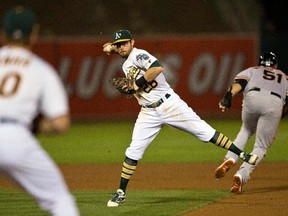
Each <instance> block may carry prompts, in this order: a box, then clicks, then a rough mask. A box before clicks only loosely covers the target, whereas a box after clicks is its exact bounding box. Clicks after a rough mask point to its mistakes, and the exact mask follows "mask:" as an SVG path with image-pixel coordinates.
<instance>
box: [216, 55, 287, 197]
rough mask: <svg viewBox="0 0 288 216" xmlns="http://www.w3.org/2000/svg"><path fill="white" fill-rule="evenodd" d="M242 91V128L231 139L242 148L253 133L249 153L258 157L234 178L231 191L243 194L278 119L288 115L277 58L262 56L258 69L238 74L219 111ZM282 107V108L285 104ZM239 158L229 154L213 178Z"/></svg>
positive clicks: (268, 142)
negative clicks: (253, 138)
mask: <svg viewBox="0 0 288 216" xmlns="http://www.w3.org/2000/svg"><path fill="white" fill-rule="evenodd" d="M240 92H243V95H244V99H243V106H242V107H243V108H242V126H241V129H240V131H239V133H238V135H237V137H236V139H235V140H234V143H235V145H236V146H237V147H238V148H240V149H244V148H245V145H246V143H247V141H248V139H249V138H250V137H251V136H252V135H253V134H254V133H256V139H255V144H254V148H253V151H252V154H256V155H258V157H259V158H258V160H257V163H256V164H255V165H250V164H247V163H243V164H242V165H241V166H240V168H239V170H238V171H237V172H236V174H235V175H234V183H233V186H232V187H231V189H230V191H231V192H233V193H240V192H242V187H243V185H244V184H246V183H247V182H248V180H249V179H250V175H251V173H252V172H253V170H254V169H255V168H256V167H257V165H258V164H259V163H260V162H261V160H262V159H263V158H264V156H265V155H266V153H267V150H268V148H269V147H270V145H271V144H272V142H273V140H274V138H275V136H276V132H277V130H278V126H279V122H280V119H281V116H282V117H283V116H284V115H286V112H287V104H288V103H287V94H288V83H287V77H286V74H285V73H284V72H282V71H281V70H278V69H277V57H276V55H275V54H274V53H272V52H268V53H263V54H262V55H260V57H259V66H255V67H250V68H248V69H246V70H243V71H241V72H240V73H239V74H237V75H236V77H235V78H234V83H233V84H232V85H231V87H230V88H229V90H228V92H227V93H226V94H225V96H224V98H223V99H222V100H221V101H220V103H219V107H220V109H222V111H223V112H224V111H226V110H228V109H229V108H230V107H231V105H232V97H234V96H235V95H236V94H238V93H240ZM284 104H285V105H284ZM237 159H238V155H236V154H234V153H233V152H228V153H227V154H226V156H225V158H224V162H223V163H222V164H221V165H220V166H219V167H218V168H217V169H216V170H215V177H216V178H217V179H220V178H222V177H224V176H225V173H226V172H227V171H228V170H229V169H230V168H232V167H233V166H234V165H235V163H236V162H237Z"/></svg>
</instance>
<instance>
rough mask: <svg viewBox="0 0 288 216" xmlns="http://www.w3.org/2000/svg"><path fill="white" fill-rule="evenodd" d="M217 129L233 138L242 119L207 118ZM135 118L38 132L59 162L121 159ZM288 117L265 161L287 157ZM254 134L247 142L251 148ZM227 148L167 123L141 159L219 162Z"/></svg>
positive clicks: (112, 161)
mask: <svg viewBox="0 0 288 216" xmlns="http://www.w3.org/2000/svg"><path fill="white" fill-rule="evenodd" d="M207 122H208V123H209V124H210V125H211V126H213V127H214V128H215V129H216V130H218V131H221V132H223V133H224V134H225V135H227V136H228V137H229V138H230V139H232V140H233V139H234V138H235V137H236V135H237V133H238V131H239V129H240V126H241V121H239V120H231V119H229V120H207ZM133 126H134V122H113V123H111V122H108V123H104V122H97V123H93V124H92V123H89V124H79V123H78V124H76V123H75V124H73V126H72V128H71V130H70V132H69V133H68V134H66V135H61V136H39V139H40V141H41V143H42V145H43V147H44V148H45V149H46V150H47V151H48V152H49V153H50V154H51V156H52V157H53V158H54V159H55V161H56V162H57V163H59V164H73V163H76V164H77V163H119V162H122V160H123V158H124V152H125V149H126V148H127V147H128V146H129V143H130V140H131V134H132V130H133ZM287 131H288V119H284V120H282V122H281V124H280V127H279V131H278V134H277V136H276V139H275V141H274V143H273V144H272V146H271V148H270V149H269V151H268V154H267V156H266V158H265V159H264V160H265V161H288V157H287V155H286V153H287V149H288V147H287V144H286V143H287V140H288V139H287V138H288V133H287ZM253 142H254V136H253V137H251V140H250V141H249V143H248V145H247V148H246V149H247V151H250V150H251V149H252V145H253ZM225 154H226V150H224V149H221V148H219V147H216V146H214V145H213V144H211V143H203V142H201V141H199V140H198V139H197V138H195V137H194V136H192V135H190V134H188V133H186V132H183V131H180V130H178V129H175V128H171V127H168V126H164V127H163V128H162V130H161V131H160V133H159V134H158V136H157V137H156V138H155V140H154V141H153V142H152V143H151V144H150V146H149V147H148V149H147V150H146V152H145V154H144V157H143V159H142V161H141V163H174V162H178V163H181V162H185V163H186V162H187V163H190V162H191V163H193V162H219V161H220V160H222V158H223V156H224V155H225Z"/></svg>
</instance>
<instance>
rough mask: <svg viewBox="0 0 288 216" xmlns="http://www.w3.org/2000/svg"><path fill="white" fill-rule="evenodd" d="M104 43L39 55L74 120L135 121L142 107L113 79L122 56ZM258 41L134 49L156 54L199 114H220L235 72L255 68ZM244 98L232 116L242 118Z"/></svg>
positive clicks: (206, 40)
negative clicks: (55, 74)
mask: <svg viewBox="0 0 288 216" xmlns="http://www.w3.org/2000/svg"><path fill="white" fill-rule="evenodd" d="M105 42H107V41H103V39H101V40H99V39H98V38H95V39H85V40H72V39H61V40H57V41H46V42H45V41H42V42H40V43H38V44H37V45H36V46H35V47H34V51H35V52H36V53H38V54H39V55H40V56H42V57H43V58H45V59H46V60H48V61H49V62H50V63H52V64H53V65H54V67H55V68H56V69H57V70H58V71H59V73H60V75H61V77H62V79H63V82H64V83H65V86H66V88H67V92H68V94H69V98H70V106H71V114H72V117H74V118H83V119H100V118H101V119H105V118H121V117H135V116H136V115H137V113H138V112H139V109H140V106H139V105H138V103H137V101H136V99H134V98H133V96H132V97H131V98H126V97H125V96H123V95H120V94H119V93H118V92H117V91H116V90H114V89H113V88H112V86H111V84H110V79H111V78H112V77H115V76H123V75H124V74H123V73H122V71H121V64H122V62H123V59H122V58H121V57H119V56H118V55H106V54H105V53H103V51H102V45H103V44H104V43H105ZM257 44H258V42H257V40H256V38H255V37H253V36H246V37H243V36H237V35H232V36H214V35H213V36H211V37H205V36H203V37H200V36H187V37H186V36H183V37H178V36H177V37H175V38H173V37H169V38H167V39H164V38H157V37H154V38H139V39H137V38H136V39H135V46H136V47H138V48H143V49H146V50H147V51H148V52H150V53H151V54H154V55H155V56H156V57H157V58H158V59H159V60H160V63H161V64H162V65H163V66H164V69H165V71H164V73H165V75H166V78H167V81H168V82H169V83H170V85H171V86H172V87H173V88H174V90H175V91H176V92H177V93H178V94H179V95H180V97H182V98H183V99H184V100H185V101H186V102H187V103H188V104H189V105H190V106H191V107H192V108H193V109H194V110H195V111H196V112H197V113H199V114H200V115H205V116H211V117H213V116H215V117H217V116H219V115H221V111H220V109H219V108H218V102H219V100H220V99H221V97H222V96H223V94H224V93H225V92H226V90H227V89H228V86H229V85H230V84H231V82H232V80H233V78H234V76H235V74H236V73H238V72H240V71H241V70H243V69H245V68H247V67H250V66H254V65H255V64H256V60H257V54H258V53H257V50H258V47H257ZM241 100H242V96H237V97H236V98H235V100H234V101H233V107H232V109H231V110H230V114H235V113H236V114H239V113H240V110H241V105H240V104H241Z"/></svg>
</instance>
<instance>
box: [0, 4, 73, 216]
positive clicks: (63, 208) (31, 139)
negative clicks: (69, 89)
mask: <svg viewBox="0 0 288 216" xmlns="http://www.w3.org/2000/svg"><path fill="white" fill-rule="evenodd" d="M3 25H4V26H3V27H4V34H5V36H4V37H5V44H4V46H3V47H1V49H0V171H1V172H2V173H5V174H7V175H8V176H10V177H11V178H12V179H14V180H15V181H16V182H17V183H18V184H19V185H20V186H21V187H22V188H23V189H24V190H26V191H27V192H28V193H29V194H31V195H32V196H33V197H34V198H35V200H36V201H37V202H38V204H39V205H40V207H41V208H42V209H44V210H46V211H48V212H49V213H50V214H51V215H53V216H63V215H67V216H78V215H79V212H78V208H77V206H76V202H75V200H74V197H73V196H72V195H71V194H70V192H69V190H68V188H67V185H66V183H65V181H64V178H63V176H62V174H61V172H60V170H59V169H58V167H57V166H56V164H55V163H54V162H53V161H52V159H51V158H50V157H49V156H48V154H47V153H46V152H45V151H44V150H43V149H42V147H41V146H40V144H39V143H38V141H37V139H36V138H35V136H34V134H33V133H32V131H31V130H32V122H33V119H34V118H35V117H36V116H37V115H38V113H41V114H42V115H43V119H40V121H39V122H38V123H39V125H38V132H43V133H51V134H52V133H63V132H66V131H67V130H68V129H69V126H70V116H69V107H68V99H67V96H66V92H65V89H64V87H63V84H62V82H61V80H60V78H59V76H58V74H57V72H56V71H55V69H53V68H52V67H51V66H50V65H49V64H48V63H47V62H45V61H44V60H42V59H41V58H39V57H38V56H36V55H35V54H33V53H32V52H31V51H30V48H31V45H32V43H33V42H34V41H35V39H36V37H37V30H38V25H37V24H36V18H35V15H34V13H33V12H32V11H30V10H28V9H24V8H23V7H21V6H19V7H16V8H14V9H11V10H10V11H8V12H7V13H6V14H5V16H4V20H3Z"/></svg>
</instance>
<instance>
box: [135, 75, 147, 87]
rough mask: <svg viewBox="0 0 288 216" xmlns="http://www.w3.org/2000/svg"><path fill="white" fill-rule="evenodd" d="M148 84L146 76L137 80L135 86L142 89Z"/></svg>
mask: <svg viewBox="0 0 288 216" xmlns="http://www.w3.org/2000/svg"><path fill="white" fill-rule="evenodd" d="M146 83H147V80H146V79H145V77H144V76H142V77H140V78H139V79H137V80H136V82H135V84H136V85H137V86H138V87H140V88H141V87H142V86H143V85H145V84H146Z"/></svg>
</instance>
